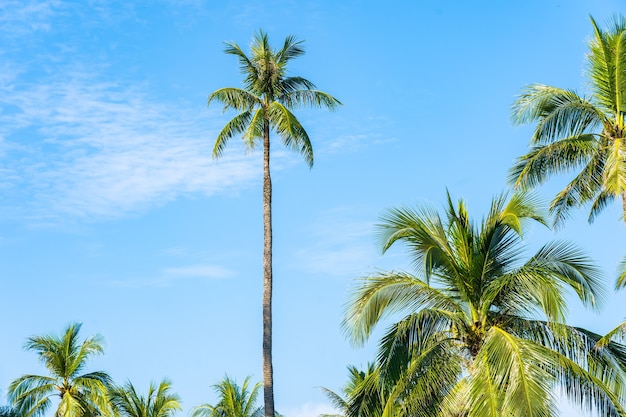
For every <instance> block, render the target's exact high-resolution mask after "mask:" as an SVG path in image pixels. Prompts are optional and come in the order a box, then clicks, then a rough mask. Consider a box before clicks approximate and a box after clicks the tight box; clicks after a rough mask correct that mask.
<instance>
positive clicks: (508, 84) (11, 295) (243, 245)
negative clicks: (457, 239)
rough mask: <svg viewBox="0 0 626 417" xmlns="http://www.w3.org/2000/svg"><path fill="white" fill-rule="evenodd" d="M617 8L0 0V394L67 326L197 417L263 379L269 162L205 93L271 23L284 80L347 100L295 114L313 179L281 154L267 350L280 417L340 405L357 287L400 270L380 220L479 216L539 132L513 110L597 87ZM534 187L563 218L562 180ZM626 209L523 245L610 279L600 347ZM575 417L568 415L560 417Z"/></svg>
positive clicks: (596, 326) (34, 367)
mask: <svg viewBox="0 0 626 417" xmlns="http://www.w3.org/2000/svg"><path fill="white" fill-rule="evenodd" d="M622 9H623V2H620V1H595V2H588V1H582V0H581V1H568V2H555V1H526V2H496V1H492V2H489V1H478V2H445V3H444V2H437V1H416V2H395V3H389V4H386V3H384V2H374V1H356V0H354V1H352V0H348V1H340V2H339V1H316V2H313V1H312V2H305V1H288V0H280V1H269V2H245V1H220V2H213V1H202V0H188V1H185V0H178V1H174V0H171V1H168V0H160V1H151V2H148V1H145V2H140V1H113V0H111V1H105V0H91V1H85V2H75V1H70V0H50V1H36V0H24V1H11V0H0V273H1V276H2V279H3V302H2V303H1V304H0V316H1V317H3V320H2V323H3V325H2V333H3V336H2V337H1V338H0V356H1V357H3V358H5V359H4V360H3V365H2V366H1V367H0V387H2V388H4V387H6V386H7V385H8V383H9V382H10V381H11V380H12V379H14V378H16V377H18V376H20V375H21V374H23V373H35V372H41V371H42V370H41V368H40V367H39V364H38V363H37V360H36V358H35V356H34V354H32V353H29V352H25V351H24V350H23V349H22V346H23V343H24V341H25V339H26V338H27V337H28V336H30V335H33V334H42V333H49V332H51V333H57V334H58V333H60V332H61V330H62V329H63V328H64V327H65V326H66V325H67V324H68V323H69V322H72V321H80V322H83V323H84V325H83V335H84V336H87V335H91V334H94V333H100V334H102V335H103V336H104V337H105V339H106V354H105V355H104V356H102V357H99V358H96V359H95V360H94V361H93V362H92V364H91V369H94V370H95V369H102V370H106V371H108V372H109V373H110V374H111V375H112V377H113V378H114V379H116V380H117V381H119V382H123V381H125V380H127V379H129V380H131V381H132V382H133V383H134V384H135V385H136V386H137V387H138V388H139V389H142V390H143V389H144V388H145V387H146V386H147V384H148V382H149V381H150V380H157V381H158V380H160V379H161V378H163V377H168V378H170V379H171V380H172V382H173V385H174V388H175V390H176V391H177V392H178V393H179V394H180V395H181V397H182V400H183V403H184V408H185V415H186V412H187V411H188V410H189V409H190V408H191V407H193V406H195V405H198V404H201V403H204V402H212V401H213V400H214V399H215V397H214V395H213V392H212V390H211V388H210V386H211V384H214V383H216V382H218V381H219V380H220V379H221V378H222V377H223V376H224V375H225V374H226V373H227V374H228V375H230V376H231V377H233V378H235V379H237V380H238V381H239V382H241V381H243V379H244V378H245V377H246V376H247V375H252V378H253V380H255V381H257V380H260V379H261V366H260V357H261V289H262V285H261V284H262V283H261V269H262V250H261V248H262V218H261V208H262V207H261V189H260V188H261V181H260V180H261V161H260V157H261V155H260V152H247V153H246V152H245V151H244V149H243V147H242V146H241V144H240V143H239V141H237V140H233V141H232V142H231V143H230V146H229V148H228V150H227V152H226V153H225V155H224V156H223V158H221V159H220V160H214V159H213V158H212V157H211V150H212V145H213V141H214V139H215V137H216V134H217V132H218V131H219V129H220V128H221V127H222V125H223V124H224V123H225V122H226V121H227V120H228V119H229V117H230V116H232V115H230V114H222V112H221V108H220V107H219V106H212V107H210V108H207V107H206V99H207V96H208V95H209V94H210V93H211V92H212V91H214V90H216V89H218V88H221V87H226V86H240V85H241V77H240V74H239V73H238V67H237V63H236V61H235V60H234V58H233V57H232V56H228V55H225V54H224V53H223V42H224V41H235V42H237V43H239V44H240V45H241V46H242V47H244V49H246V48H247V46H248V44H249V41H250V39H251V38H252V35H253V34H254V32H255V31H257V30H258V29H259V28H263V29H264V30H265V31H267V32H268V34H269V36H270V40H271V41H272V42H273V43H274V44H276V45H279V44H280V43H282V41H283V39H284V38H285V36H287V35H289V34H294V35H296V36H297V37H298V38H299V39H303V40H305V44H304V45H305V48H306V51H307V53H306V55H304V56H303V57H302V58H299V59H298V60H296V61H293V62H292V66H291V67H290V71H291V72H290V73H291V74H297V75H301V76H304V77H306V78H308V79H310V80H312V81H313V82H315V83H316V84H317V86H318V87H319V88H320V89H321V90H323V91H326V92H328V93H331V94H333V95H334V96H336V97H337V98H338V99H340V100H341V101H342V102H343V104H344V106H343V107H342V108H340V109H339V110H338V111H336V112H327V111H324V110H315V111H313V110H303V111H299V112H298V117H299V118H300V120H301V122H302V123H303V125H304V126H305V127H306V128H307V131H308V133H309V135H310V137H311V138H312V140H313V143H314V150H315V166H314V167H313V169H311V170H309V169H308V167H307V166H306V164H305V163H304V162H303V161H302V160H301V158H300V157H299V156H298V155H295V154H291V153H289V152H286V151H284V150H283V149H281V148H280V147H279V146H275V147H274V153H273V161H272V164H273V179H274V216H275V217H274V277H275V301H274V312H275V318H274V325H275V329H274V337H275V341H274V343H275V348H274V349H275V350H274V355H275V384H276V401H277V409H278V410H279V411H280V412H282V413H283V414H284V415H287V416H292V417H294V416H295V417H299V416H302V417H309V416H315V415H317V414H318V413H319V412H321V411H326V410H329V409H330V408H329V405H328V403H327V401H326V399H325V398H324V396H323V395H322V393H321V392H320V390H319V388H318V387H320V386H326V387H329V388H331V389H334V390H339V389H340V387H341V386H342V385H343V383H344V381H345V377H346V366H347V365H349V364H354V365H357V366H358V365H364V364H365V363H366V362H367V361H369V360H371V359H373V357H374V352H375V341H372V343H370V344H369V345H368V346H367V347H365V348H364V349H354V348H352V347H351V346H350V344H349V343H348V342H347V341H346V340H345V338H344V337H343V335H342V334H341V330H340V321H341V318H342V314H343V305H344V303H345V301H346V298H347V294H348V292H349V289H350V287H351V285H352V284H353V282H354V279H355V278H356V277H359V276H363V275H365V274H367V273H368V272H371V271H373V270H375V269H377V268H382V269H391V268H394V269H402V268H408V265H407V259H406V257H405V254H404V253H403V252H402V250H392V251H390V252H389V253H388V254H386V255H385V256H381V255H380V252H379V250H378V248H377V247H376V245H375V242H374V239H373V234H372V231H373V225H374V224H375V223H376V222H377V219H378V217H379V216H380V215H381V214H382V212H383V211H384V210H385V209H387V208H390V207H394V206H398V205H416V204H421V203H424V202H426V203H430V204H433V205H435V206H440V205H441V204H442V203H443V201H444V198H445V190H446V187H447V188H448V189H449V190H450V193H451V194H452V196H453V197H454V198H460V197H463V198H465V199H466V201H467V203H468V206H469V209H470V211H471V213H473V215H474V217H475V218H476V219H479V218H480V217H481V216H482V215H483V213H485V210H486V208H487V206H488V204H489V201H490V199H491V197H492V196H493V195H495V194H497V193H499V192H501V191H503V190H505V189H506V177H507V172H508V169H509V167H510V165H511V164H512V161H513V160H514V158H515V157H516V156H519V155H521V154H522V153H524V152H525V150H526V149H527V143H528V139H529V136H530V131H531V128H530V127H516V126H513V125H512V123H511V121H510V107H511V104H512V102H513V101H514V99H515V96H516V95H517V94H519V93H520V91H521V89H522V88H523V87H524V86H525V85H527V84H530V83H534V82H542V83H546V84H552V85H556V86H559V87H564V88H572V89H576V90H577V91H579V92H585V91H586V86H585V78H584V54H585V51H586V41H587V40H588V39H589V37H590V36H591V25H590V23H589V15H590V14H591V15H593V16H594V18H596V20H597V21H598V22H601V24H603V23H604V22H606V21H607V20H608V19H609V18H610V17H611V16H612V15H613V14H614V13H617V12H620V10H622ZM559 181H560V180H559V179H557V180H555V181H552V182H551V183H550V184H549V185H547V186H545V187H543V188H541V193H542V195H544V196H545V198H546V200H547V199H549V198H550V197H551V195H552V193H554V191H556V190H557V189H558V187H559V185H562V181H561V182H559ZM619 217H620V211H619V207H618V206H617V205H616V206H612V207H610V208H609V209H607V210H606V211H605V212H604V213H603V215H602V216H601V217H600V218H599V219H598V220H597V221H596V223H594V224H593V225H592V226H589V225H587V224H586V222H585V216H584V213H583V212H580V213H579V214H577V215H574V216H573V217H572V219H571V220H570V221H569V222H568V223H567V224H566V227H565V229H563V230H561V231H559V232H558V233H554V232H550V231H546V230H542V229H539V228H535V229H533V231H532V232H531V233H530V234H529V235H528V236H527V241H528V243H529V245H530V246H532V245H540V244H542V243H544V242H545V241H547V240H548V239H554V238H557V239H567V240H572V241H574V242H576V243H577V244H578V245H580V246H581V247H583V248H584V249H585V250H587V251H588V252H589V253H590V254H591V255H592V256H593V257H594V258H595V259H596V260H597V262H598V264H599V265H600V266H601V267H602V269H603V270H604V271H605V276H606V279H607V291H608V296H607V302H606V303H605V306H604V308H603V309H602V311H601V313H600V314H595V313H592V312H589V311H585V310H583V309H582V308H581V307H580V306H579V304H576V303H575V302H574V301H573V303H572V308H571V314H570V316H569V317H570V322H571V323H573V324H577V325H582V326H585V327H588V328H590V329H591V330H595V331H597V332H605V331H607V330H608V329H610V328H612V327H614V326H615V325H616V324H617V323H619V322H620V321H621V320H622V319H623V318H624V316H625V315H626V314H625V310H624V309H623V307H622V306H621V305H620V304H621V303H623V300H624V294H623V293H613V292H612V290H610V288H612V283H613V281H614V276H615V268H616V265H617V263H618V261H619V260H620V259H621V257H622V256H623V255H624V254H625V252H624V249H623V248H624V247H626V233H625V230H624V226H623V224H622V223H621V222H620V219H619ZM563 409H564V410H567V406H565V405H564V408H563Z"/></svg>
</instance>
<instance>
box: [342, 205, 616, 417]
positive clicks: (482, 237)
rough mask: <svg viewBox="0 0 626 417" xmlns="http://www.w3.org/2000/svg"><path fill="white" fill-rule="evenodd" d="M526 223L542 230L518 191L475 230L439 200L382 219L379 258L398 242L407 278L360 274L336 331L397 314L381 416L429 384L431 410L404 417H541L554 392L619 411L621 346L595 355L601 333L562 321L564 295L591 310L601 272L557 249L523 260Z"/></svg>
mask: <svg viewBox="0 0 626 417" xmlns="http://www.w3.org/2000/svg"><path fill="white" fill-rule="evenodd" d="M529 221H537V222H540V223H545V219H544V217H543V216H542V215H541V214H540V213H539V212H538V211H537V209H536V208H535V203H534V201H533V199H532V198H531V197H529V196H528V195H523V194H516V195H513V196H512V197H511V198H510V199H509V200H508V202H507V200H506V198H505V197H504V196H501V197H498V198H495V199H494V200H493V202H492V205H491V209H490V211H489V214H488V215H487V217H486V218H485V219H484V220H483V221H482V222H481V223H480V224H478V225H475V224H474V223H473V222H471V221H470V218H469V215H468V212H467V210H466V207H465V205H464V203H463V201H459V203H458V204H457V205H456V206H455V204H454V203H453V202H452V201H451V199H450V196H449V195H448V204H447V209H446V211H445V215H444V216H443V218H442V216H440V215H439V214H438V213H437V212H436V211H435V210H433V209H432V208H429V207H422V208H420V209H418V210H411V209H408V208H400V209H394V210H390V211H389V212H388V213H387V214H386V215H385V216H384V217H383V218H382V224H381V225H380V227H379V232H380V237H381V240H382V247H383V251H386V250H387V249H389V248H390V247H391V246H393V245H394V244H395V243H404V244H406V245H407V247H408V249H409V253H410V256H411V259H412V263H413V266H414V267H415V269H416V272H417V275H412V274H409V273H405V272H380V273H377V274H375V275H372V276H369V277H366V278H363V280H362V282H361V284H360V285H359V286H358V287H357V288H356V290H355V292H354V294H353V297H352V299H351V300H350V301H349V303H348V309H347V315H346V319H345V321H344V328H345V329H346V331H347V333H348V335H349V336H350V338H351V339H352V341H354V342H355V343H357V344H362V343H364V342H365V341H366V340H367V339H368V338H369V336H370V335H371V334H372V331H373V329H374V327H375V326H376V325H377V324H378V323H379V322H380V321H381V320H382V319H384V318H385V317H387V316H389V315H392V316H393V317H400V320H399V321H398V322H397V323H395V324H393V325H392V326H391V327H390V328H389V329H388V331H387V332H386V334H385V335H384V336H383V338H382V341H381V343H380V351H379V365H380V366H381V372H383V377H388V376H391V378H392V379H393V380H395V381H398V382H397V383H396V385H395V386H394V388H393V390H392V392H391V393H390V394H389V398H390V400H388V401H387V405H388V406H386V409H385V411H384V412H383V416H392V415H394V410H392V409H391V407H390V406H389V405H394V404H395V402H394V398H395V399H399V400H401V399H402V396H404V395H406V394H407V393H409V394H410V393H411V392H416V391H419V389H426V388H428V387H436V390H437V391H439V393H440V394H441V395H442V396H443V400H442V403H441V406H440V411H438V412H439V413H440V414H429V413H424V414H411V415H430V416H433V415H443V416H472V417H486V416H489V417H495V416H510V417H513V416H520V417H521V416H550V415H553V412H554V411H555V409H556V400H555V397H554V394H553V392H554V388H555V387H557V386H558V387H560V388H562V389H563V392H565V393H566V394H567V395H568V396H569V397H570V398H571V399H572V400H573V401H574V402H575V403H578V404H579V405H580V406H581V407H583V406H585V407H586V408H587V409H589V410H597V411H598V412H599V414H600V415H603V416H619V415H624V413H625V412H626V411H625V410H624V409H623V406H622V405H621V403H620V401H621V400H623V399H624V386H623V383H624V377H625V375H624V368H623V364H624V362H623V360H624V359H625V358H626V350H625V347H624V346H622V345H619V344H616V343H614V342H613V343H609V344H607V345H606V346H604V347H601V348H595V344H596V342H597V341H598V340H599V339H600V336H599V335H595V334H593V333H591V332H588V331H586V330H584V329H578V328H573V327H570V326H567V325H566V324H564V317H565V313H566V311H567V304H566V295H565V292H566V290H567V289H569V290H573V291H574V292H575V293H576V294H577V295H578V297H579V298H580V299H581V300H582V302H583V303H585V304H586V305H589V306H592V307H595V306H597V303H598V302H599V298H601V286H600V284H601V283H600V279H599V272H598V270H597V269H596V268H595V267H594V266H593V265H592V263H591V262H590V260H589V259H588V258H587V257H586V256H585V255H584V254H582V253H581V252H580V251H579V250H578V249H576V248H575V247H573V246H572V245H569V244H566V243H563V242H551V243H548V244H546V245H545V246H543V247H542V248H540V249H539V250H538V251H537V252H536V253H535V254H534V255H533V256H531V257H530V258H527V259H524V258H523V257H522V249H523V248H522V247H521V236H522V232H523V230H524V229H525V225H526V223H528V222H529ZM403 313H404V314H406V315H404V317H402V314H403ZM394 376H395V377H394ZM413 387H421V388H419V389H417V390H416V389H414V388H413Z"/></svg>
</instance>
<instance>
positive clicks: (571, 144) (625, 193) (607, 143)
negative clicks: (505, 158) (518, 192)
mask: <svg viewBox="0 0 626 417" xmlns="http://www.w3.org/2000/svg"><path fill="white" fill-rule="evenodd" d="M591 24H592V26H593V30H594V37H593V39H592V40H591V42H590V44H589V54H588V56H587V60H588V67H587V70H588V71H587V74H588V76H589V85H590V86H591V95H590V96H589V97H584V96H580V95H578V94H577V93H576V92H574V91H572V90H567V89H562V88H557V87H552V86H547V85H543V84H534V85H531V86H529V87H527V88H526V90H525V91H524V93H523V94H522V95H521V96H520V97H519V99H518V100H517V102H516V103H515V104H514V106H513V119H514V121H515V122H517V123H522V124H523V123H535V124H536V126H535V130H534V133H533V135H532V138H531V140H530V145H531V149H530V151H529V152H528V153H527V154H526V155H524V156H522V157H520V158H518V160H517V161H516V163H515V165H514V166H513V168H512V169H511V173H510V181H511V182H512V183H514V184H515V185H516V186H520V187H522V188H524V189H527V188H529V187H534V186H536V185H538V184H540V183H543V182H544V181H546V180H547V179H548V178H549V177H550V176H552V175H554V174H560V173H566V172H569V171H571V170H577V171H578V173H577V175H576V176H575V177H574V179H573V180H571V181H570V182H569V184H567V186H566V187H565V188H564V189H563V190H562V191H561V192H559V193H558V194H557V195H556V197H555V198H554V200H553V201H552V203H551V210H552V211H553V212H554V214H555V215H556V217H555V220H556V222H557V223H561V222H562V221H563V219H564V218H565V216H566V215H567V213H568V210H569V209H570V208H572V207H579V206H581V205H584V204H585V203H591V210H590V212H589V221H590V222H591V221H593V219H594V218H595V216H596V215H597V214H598V213H599V212H600V211H601V210H602V209H603V208H605V207H606V205H607V204H609V203H610V202H611V201H613V200H615V199H617V198H621V201H622V208H623V213H624V221H625V222H626V125H625V121H624V115H625V114H626V113H625V112H626V71H624V68H626V54H625V53H624V50H626V49H625V48H626V19H624V18H623V17H616V18H615V19H614V21H613V22H612V23H611V25H610V27H609V29H608V30H607V31H603V30H602V29H600V28H599V27H598V25H597V24H596V22H595V20H593V18H591Z"/></svg>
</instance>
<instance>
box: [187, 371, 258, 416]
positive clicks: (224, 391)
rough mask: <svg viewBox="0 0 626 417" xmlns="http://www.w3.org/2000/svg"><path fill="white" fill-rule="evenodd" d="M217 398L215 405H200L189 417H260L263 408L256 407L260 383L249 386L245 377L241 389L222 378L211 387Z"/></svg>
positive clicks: (248, 381) (233, 382)
mask: <svg viewBox="0 0 626 417" xmlns="http://www.w3.org/2000/svg"><path fill="white" fill-rule="evenodd" d="M213 388H214V389H215V392H216V393H217V394H218V396H219V401H218V403H217V404H216V405H211V404H202V405H199V406H197V407H194V408H193V410H192V411H191V417H261V416H262V415H263V408H262V407H257V406H256V401H257V397H258V395H259V390H260V389H261V383H260V382H258V383H256V384H255V385H254V386H252V387H251V386H250V377H247V378H246V379H245V380H244V381H243V384H242V385H241V387H240V386H239V385H237V383H236V382H235V381H234V380H232V379H230V378H229V377H228V376H226V377H224V379H223V380H222V381H220V383H218V384H216V385H213Z"/></svg>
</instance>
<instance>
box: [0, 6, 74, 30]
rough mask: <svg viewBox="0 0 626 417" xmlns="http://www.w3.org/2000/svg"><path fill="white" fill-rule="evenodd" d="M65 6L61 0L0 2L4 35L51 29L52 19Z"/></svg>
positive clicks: (0, 23)
mask: <svg viewBox="0 0 626 417" xmlns="http://www.w3.org/2000/svg"><path fill="white" fill-rule="evenodd" d="M62 6H63V2H62V1H60V0H48V1H45V2H44V1H37V0H13V1H12V0H5V1H3V2H0V31H1V32H2V33H4V36H9V35H11V36H15V37H17V36H22V35H24V34H25V33H29V32H32V31H40V30H44V31H46V30H49V29H50V20H51V19H52V17H53V16H54V15H55V14H57V13H58V12H59V11H60V9H61V8H62Z"/></svg>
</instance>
